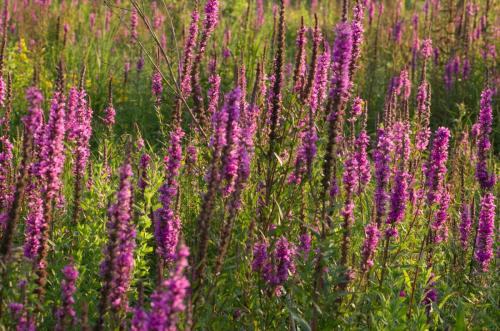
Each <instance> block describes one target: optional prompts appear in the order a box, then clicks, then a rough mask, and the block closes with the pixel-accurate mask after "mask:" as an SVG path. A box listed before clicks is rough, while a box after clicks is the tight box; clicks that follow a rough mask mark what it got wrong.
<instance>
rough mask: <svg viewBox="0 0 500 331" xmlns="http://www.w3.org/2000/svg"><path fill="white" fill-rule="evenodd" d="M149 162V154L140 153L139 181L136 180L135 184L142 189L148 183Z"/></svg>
mask: <svg viewBox="0 0 500 331" xmlns="http://www.w3.org/2000/svg"><path fill="white" fill-rule="evenodd" d="M150 163H151V156H149V154H148V153H143V154H142V155H141V159H140V160H139V171H140V177H139V181H138V182H137V186H138V187H139V188H140V189H141V190H142V191H144V190H145V189H146V187H147V186H148V184H149V179H148V168H149V164H150Z"/></svg>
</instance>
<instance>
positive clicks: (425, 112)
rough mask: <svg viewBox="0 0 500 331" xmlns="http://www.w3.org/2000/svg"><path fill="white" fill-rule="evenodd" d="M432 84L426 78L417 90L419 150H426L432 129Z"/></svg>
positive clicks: (417, 142)
mask: <svg viewBox="0 0 500 331" xmlns="http://www.w3.org/2000/svg"><path fill="white" fill-rule="evenodd" d="M430 98H431V95H430V85H429V83H428V82H427V81H426V80H425V79H424V80H423V81H422V83H421V84H420V86H419V87H418V90H417V116H418V119H419V130H418V131H417V134H416V137H415V140H416V142H415V145H416V146H415V147H416V148H417V150H419V151H424V150H425V149H426V148H427V145H428V144H429V138H430V136H431V131H430V129H429V118H430V115H431V109H430Z"/></svg>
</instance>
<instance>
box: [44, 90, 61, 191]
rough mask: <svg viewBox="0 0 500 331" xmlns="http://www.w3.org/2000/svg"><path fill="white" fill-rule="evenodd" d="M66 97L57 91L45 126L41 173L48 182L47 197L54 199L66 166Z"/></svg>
mask: <svg viewBox="0 0 500 331" xmlns="http://www.w3.org/2000/svg"><path fill="white" fill-rule="evenodd" d="M64 106H65V105H64V96H63V94H62V92H59V91H56V92H55V93H54V96H53V97H52V104H51V107H50V112H49V119H48V122H47V125H46V126H45V133H44V138H43V139H44V141H43V144H44V145H43V146H42V152H41V153H42V154H41V165H40V171H41V173H42V174H43V176H44V177H45V180H46V188H45V190H46V192H45V193H46V195H47V198H48V199H51V200H52V199H54V198H55V197H56V196H57V194H58V193H59V190H60V188H61V185H62V183H61V178H60V176H61V174H62V170H63V165H64V159H65V155H64V134H65V129H66V127H65V111H64V108H65V107H64Z"/></svg>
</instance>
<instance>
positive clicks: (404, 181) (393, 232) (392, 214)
mask: <svg viewBox="0 0 500 331" xmlns="http://www.w3.org/2000/svg"><path fill="white" fill-rule="evenodd" d="M408 177H409V176H408V174H407V173H406V172H405V170H404V169H398V171H397V172H396V177H395V179H394V187H393V188H392V193H391V208H390V211H389V215H388V216H387V221H386V223H387V224H388V225H390V226H391V227H390V228H388V229H387V231H386V233H385V235H386V236H387V237H397V236H398V230H397V228H396V225H397V224H399V223H401V221H402V220H403V218H404V216H405V210H406V201H407V199H408Z"/></svg>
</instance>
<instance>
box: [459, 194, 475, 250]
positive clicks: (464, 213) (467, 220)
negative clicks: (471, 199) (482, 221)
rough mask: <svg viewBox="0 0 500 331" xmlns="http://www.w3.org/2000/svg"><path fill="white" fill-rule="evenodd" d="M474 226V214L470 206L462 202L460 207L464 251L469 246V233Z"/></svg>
mask: <svg viewBox="0 0 500 331" xmlns="http://www.w3.org/2000/svg"><path fill="white" fill-rule="evenodd" d="M471 227H472V215H471V210H470V206H469V205H468V204H467V203H466V202H462V206H461V207H460V243H461V244H462V248H463V250H464V251H466V250H467V248H468V247H469V235H470V231H471Z"/></svg>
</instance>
